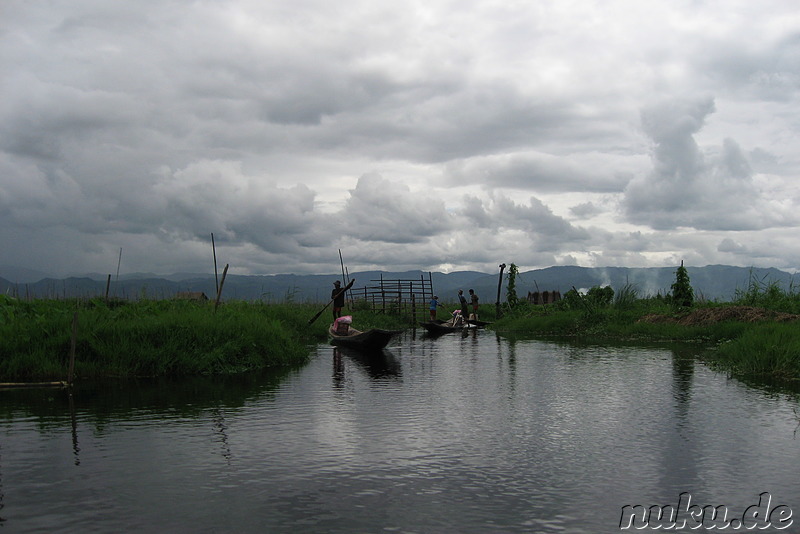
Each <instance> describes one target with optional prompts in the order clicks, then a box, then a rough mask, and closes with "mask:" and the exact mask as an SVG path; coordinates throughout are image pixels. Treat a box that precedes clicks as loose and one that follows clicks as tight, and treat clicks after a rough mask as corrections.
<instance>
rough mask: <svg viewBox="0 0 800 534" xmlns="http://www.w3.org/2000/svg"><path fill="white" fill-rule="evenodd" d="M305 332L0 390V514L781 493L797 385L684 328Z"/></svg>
mask: <svg viewBox="0 0 800 534" xmlns="http://www.w3.org/2000/svg"><path fill="white" fill-rule="evenodd" d="M312 350H313V358H312V359H311V361H310V363H308V364H307V365H305V366H303V367H302V368H298V369H294V370H291V371H284V372H281V373H277V374H275V373H272V374H262V375H247V376H238V377H226V378H213V379H200V378H193V379H181V380H158V381H127V382H105V383H103V384H85V383H84V384H79V385H78V386H77V387H76V389H75V390H74V393H73V395H71V396H70V395H68V394H67V392H65V391H59V390H24V391H0V518H2V522H0V532H8V533H11V532H78V531H80V532H121V531H124V532H134V531H136V532H187V533H188V532H191V533H196V532H332V533H337V532H398V533H401V532H402V533H453V532H466V533H472V532H474V533H487V532H570V533H572V532H574V533H582V532H586V533H590V532H591V533H603V532H619V531H620V520H621V519H623V517H624V514H623V507H624V506H626V505H629V506H633V505H642V506H643V507H645V508H647V507H650V506H654V505H657V506H667V505H670V504H672V505H673V506H675V507H676V508H680V504H681V503H686V499H687V497H688V498H690V499H691V505H699V506H700V507H702V506H707V505H712V506H715V507H717V506H725V507H726V510H727V512H728V516H727V520H731V519H732V518H741V517H742V515H743V513H744V512H745V511H746V510H748V508H749V507H751V506H753V505H757V504H759V500H760V499H762V497H761V494H764V493H768V494H769V497H770V498H771V501H770V504H769V505H767V504H766V500H764V501H763V502H762V505H763V507H766V508H771V509H774V508H776V507H779V506H781V505H782V506H784V508H783V511H784V512H785V510H787V509H791V510H794V511H800V484H799V483H798V480H800V462H798V459H800V439H799V438H798V437H797V435H796V432H797V431H798V423H800V419H798V416H797V414H796V412H795V410H796V409H797V405H798V401H797V396H796V395H795V394H792V393H786V392H777V391H775V390H770V389H769V388H760V387H752V386H747V385H744V384H742V383H741V382H738V381H736V380H732V379H729V378H727V377H726V376H725V375H724V374H720V373H717V372H714V371H712V370H710V369H709V368H708V367H706V366H705V365H704V364H702V363H701V362H700V361H699V360H698V359H697V355H696V354H695V353H694V352H693V351H694V349H691V348H688V349H687V348H684V349H676V348H667V347H655V348H654V347H649V348H643V347H641V346H638V347H637V346H594V345H586V344H574V343H566V342H548V341H535V340H522V339H519V340H510V339H507V338H503V337H498V336H496V335H495V334H494V333H492V332H489V331H477V332H475V331H473V332H471V333H469V334H467V335H466V336H462V335H461V334H447V335H445V336H441V337H438V338H428V337H426V336H425V335H423V334H422V333H421V331H417V332H407V333H405V334H404V335H403V336H402V337H401V338H399V339H398V340H397V341H396V342H395V343H393V344H392V345H390V347H389V349H387V350H386V351H384V352H383V353H380V354H379V355H372V356H371V357H364V356H362V355H359V354H358V353H352V352H346V351H340V350H339V349H335V348H333V347H331V346H328V345H320V346H318V347H314V348H313V349H312ZM682 494H683V495H682ZM681 499H683V501H680V500H681ZM763 499H766V496H764V497H763ZM679 501H680V502H679ZM687 509H688V508H687ZM753 510H757V509H756V508H750V511H753ZM677 517H678V516H676V519H677ZM753 518H754V519H753V520H754V521H755V520H756V519H758V518H759V516H758V515H753ZM778 519H779V518H778V515H776V514H773V516H772V520H773V523H772V526H773V527H775V526H776V525H777V526H789V525H787V523H786V521H785V520H784V521H783V522H780V523H776V521H778ZM795 523H797V522H796V521H795ZM648 525H649V527H648V528H653V525H652V523H649V524H648ZM736 525H737V523H735V522H734V523H731V524H730V525H729V527H733V526H736ZM798 525H800V523H797V524H792V525H791V526H789V528H788V530H784V531H788V532H790V531H795V532H797V531H798ZM639 526H642V525H639ZM741 526H742V527H744V525H741ZM759 526H764V523H763V522H762V523H759ZM686 528H687V530H688V528H689V526H688V525H687V526H686ZM717 530H720V528H718V529H716V530H714V531H717ZM729 530H730V529H729ZM695 531H703V529H699V530H695Z"/></svg>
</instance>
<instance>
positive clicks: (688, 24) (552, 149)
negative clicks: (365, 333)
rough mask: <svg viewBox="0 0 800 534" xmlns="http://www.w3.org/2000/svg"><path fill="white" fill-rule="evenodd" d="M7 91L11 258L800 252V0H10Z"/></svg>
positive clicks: (73, 267) (181, 262) (91, 266)
mask: <svg viewBox="0 0 800 534" xmlns="http://www.w3.org/2000/svg"><path fill="white" fill-rule="evenodd" d="M0 95H2V98H0V265H11V266H16V267H24V268H29V269H36V270H40V271H44V272H47V273H53V274H57V275H67V274H72V273H80V272H96V273H109V274H111V273H114V272H116V271H117V269H119V270H120V272H123V273H128V272H151V273H158V274H169V273H174V272H203V273H210V272H213V270H214V250H216V258H217V262H218V265H219V267H218V269H219V270H220V271H221V270H222V266H223V265H225V264H228V265H230V270H229V272H230V273H235V274H281V273H297V274H328V273H336V272H337V271H338V272H340V270H341V266H340V256H339V251H341V254H342V256H341V260H342V261H343V262H344V264H345V266H346V268H347V269H348V270H349V271H350V272H357V271H362V270H368V269H378V270H384V271H404V270H416V269H421V270H424V271H434V272H453V271H462V270H477V271H482V272H489V273H492V272H496V271H497V269H498V265H499V264H500V263H507V264H510V263H515V264H516V265H517V266H518V267H519V268H520V270H521V271H525V270H529V269H537V268H544V267H550V266H556V265H580V266H586V267H603V266H620V267H664V266H675V265H678V264H680V262H681V261H684V262H685V264H686V265H688V266H703V265H709V264H726V265H737V266H743V267H750V266H754V267H776V268H779V269H783V270H787V271H790V272H795V271H797V270H798V269H800V231H798V229H799V228H798V227H800V210H799V209H798V207H799V206H800V136H799V135H798V134H799V133H800V9H799V8H798V7H797V3H796V0H764V1H763V2H752V1H751V0H711V1H703V0H675V1H669V2H667V1H663V0H662V1H658V2H656V1H651V0H602V1H601V0H595V1H590V0H536V1H531V0H525V1H517V0H502V1H491V0H490V1H471V0H458V1H450V0H425V1H416V0H411V1H406V2H381V1H375V0H363V1H362V0H340V1H338V2H331V1H330V0H291V1H288V0H224V1H223V0H193V1H189V0H163V1H162V0H159V1H155V0H144V1H143V0H114V1H113V2H110V1H108V0H68V1H67V0H48V1H44V0H43V1H34V2H32V1H29V0H2V2H0ZM212 234H213V236H214V245H215V247H212V240H211V235H212Z"/></svg>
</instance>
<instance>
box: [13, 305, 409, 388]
mask: <svg viewBox="0 0 800 534" xmlns="http://www.w3.org/2000/svg"><path fill="white" fill-rule="evenodd" d="M319 309H320V307H319V306H312V305H302V304H278V305H267V304H263V303H247V302H236V301H232V302H226V303H224V304H223V305H221V306H220V307H219V308H218V309H217V310H216V311H215V310H214V306H213V304H211V303H196V302H186V301H169V300H162V301H148V300H140V301H135V302H126V301H112V302H109V303H106V302H104V301H103V300H101V299H97V300H91V301H78V300H67V301H58V300H39V301H32V302H25V301H20V300H17V299H12V298H9V297H6V296H2V295H0V382H8V381H22V380H63V379H65V378H66V374H67V368H68V361H69V354H70V346H71V337H72V335H71V333H72V320H73V316H74V314H75V313H77V316H78V328H77V337H76V350H75V353H76V359H75V376H76V377H100V376H106V377H107V376H125V377H130V376H174V375H212V374H225V373H236V372H243V371H248V370H254V369H261V368H266V367H282V366H291V365H297V364H300V363H302V362H304V361H306V359H307V358H308V357H309V354H310V350H309V348H310V346H311V345H313V344H316V343H319V342H321V341H324V340H325V339H326V338H327V327H328V325H329V324H330V322H331V318H332V315H331V312H330V311H328V310H326V311H325V312H323V314H322V315H321V316H320V317H319V319H318V320H317V321H315V322H314V323H313V324H312V325H309V324H308V321H309V319H311V318H312V317H313V316H314V314H315V313H316V312H317V311H319ZM357 321H358V326H357V327H358V328H360V329H366V328H371V327H381V328H396V327H397V325H398V322H399V320H398V319H397V318H393V317H387V316H377V315H375V314H371V313H366V312H359V314H358V316H357Z"/></svg>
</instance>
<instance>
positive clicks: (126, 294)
mask: <svg viewBox="0 0 800 534" xmlns="http://www.w3.org/2000/svg"><path fill="white" fill-rule="evenodd" d="M676 270H677V267H649V268H630V267H575V266H558V267H548V268H545V269H536V270H532V271H526V272H521V273H519V274H518V275H517V277H516V292H517V295H518V296H519V297H521V298H524V297H525V296H526V295H527V293H528V292H529V291H530V292H534V291H553V290H557V291H560V292H561V293H562V294H564V293H565V292H566V291H568V290H569V289H571V288H572V287H575V288H576V289H578V290H586V289H588V288H590V287H593V286H604V285H610V286H611V287H612V288H614V289H619V288H621V287H623V286H624V285H626V284H632V285H633V286H635V287H636V288H637V289H638V292H639V295H640V296H647V295H657V294H659V293H660V294H662V295H664V294H667V293H669V291H670V286H671V285H672V283H673V282H674V281H675V271H676ZM687 271H688V273H689V278H690V280H691V284H692V287H693V288H694V291H695V296H696V297H697V298H700V299H707V300H718V301H729V300H732V299H733V298H734V297H735V296H736V295H737V292H740V291H744V290H746V289H747V288H748V287H749V285H750V284H751V283H758V284H761V285H768V284H777V285H778V286H779V287H781V288H782V289H784V290H788V289H793V275H792V274H791V273H788V272H785V271H781V270H778V269H774V268H754V267H753V268H748V267H733V266H728V265H707V266H705V267H687ZM33 273H35V272H33V271H27V272H25V273H24V274H25V275H27V277H26V276H21V275H20V272H16V273H15V272H13V271H12V270H11V269H9V268H4V267H2V266H0V293H2V294H7V295H13V296H17V297H20V298H72V297H83V298H91V297H96V296H103V295H105V292H106V285H107V283H108V282H109V275H102V274H97V273H90V274H86V275H84V276H71V277H67V278H50V277H44V278H40V279H37V280H36V281H33V279H32V278H31V276H35V274H33ZM350 278H354V279H355V280H356V282H355V284H354V286H353V287H354V289H358V288H363V287H365V286H369V287H375V286H377V285H378V284H379V283H380V280H381V279H382V280H383V281H384V282H387V281H393V280H416V281H419V280H421V279H424V280H426V281H428V280H430V282H431V284H432V286H433V290H434V292H435V293H436V294H438V296H439V297H440V300H442V301H444V302H454V301H456V299H457V292H458V290H459V289H463V290H464V292H465V293H466V291H467V289H474V290H475V292H476V293H477V294H478V295H479V296H480V297H481V302H484V303H493V302H495V301H496V300H497V292H498V282H500V279H499V270H498V272H497V273H494V274H492V273H482V272H476V271H459V272H453V273H429V272H427V271H406V272H383V271H364V272H356V273H351V274H350ZM339 279H341V276H338V275H335V274H330V275H294V274H279V275H251V276H243V275H228V276H227V277H226V278H225V283H224V286H223V298H226V299H238V300H263V301H266V302H286V301H292V302H327V300H328V299H329V298H330V294H331V290H332V289H333V282H334V280H339ZM507 283H508V281H507V272H505V273H504V274H503V281H502V288H501V292H500V299H501V300H502V301H504V300H505V297H506V289H507ZM181 291H201V292H204V293H205V294H206V295H208V296H209V298H214V296H215V295H216V278H215V275H213V274H197V273H175V274H171V275H155V274H152V273H133V274H127V275H121V276H119V278H117V277H116V276H114V277H111V280H110V283H108V294H109V296H112V297H121V298H128V299H137V298H155V299H164V298H172V297H173V296H175V294H176V293H178V292H181Z"/></svg>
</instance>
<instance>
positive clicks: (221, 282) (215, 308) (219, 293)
mask: <svg viewBox="0 0 800 534" xmlns="http://www.w3.org/2000/svg"><path fill="white" fill-rule="evenodd" d="M227 274H228V264H227V263H226V264H225V269H223V270H222V280H221V281H220V283H219V289H217V300H216V301H215V302H214V313H217V308H218V307H219V299H220V298H221V297H222V286H223V285H224V284H225V276H227Z"/></svg>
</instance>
